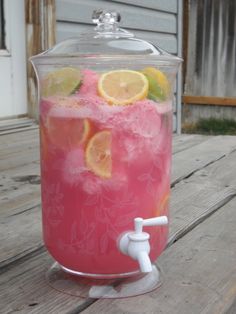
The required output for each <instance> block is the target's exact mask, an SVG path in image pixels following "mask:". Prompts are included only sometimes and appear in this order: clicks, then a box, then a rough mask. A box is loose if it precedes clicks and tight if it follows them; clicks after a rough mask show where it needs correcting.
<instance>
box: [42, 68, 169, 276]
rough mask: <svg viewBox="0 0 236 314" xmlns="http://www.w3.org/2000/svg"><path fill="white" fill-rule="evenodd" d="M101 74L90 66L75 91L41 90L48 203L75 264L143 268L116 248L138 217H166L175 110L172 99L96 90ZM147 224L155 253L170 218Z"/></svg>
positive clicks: (58, 240) (55, 241) (57, 242)
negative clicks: (117, 97) (126, 97)
mask: <svg viewBox="0 0 236 314" xmlns="http://www.w3.org/2000/svg"><path fill="white" fill-rule="evenodd" d="M98 77H99V76H98V74H97V73H96V72H94V71H91V70H84V71H83V81H82V85H81V86H80V88H79V89H78V91H77V92H76V93H74V94H73V95H70V96H49V97H42V98H41V102H40V135H41V137H40V138H41V175H42V207H43V234H44V241H45V245H46V247H47V249H48V251H49V252H50V254H51V255H52V256H53V258H54V259H55V260H56V261H57V262H58V263H59V264H60V265H62V266H63V267H65V268H66V269H69V270H71V271H75V272H78V273H80V274H81V273H82V274H84V275H101V277H102V276H103V277H104V278H105V277H106V275H114V276H116V275H117V276H119V275H121V274H123V275H125V274H129V273H133V272H137V271H139V265H138V262H137V261H135V260H133V259H131V258H130V257H129V256H126V255H124V254H122V253H121V252H120V250H119V248H118V242H119V239H120V237H121V236H122V234H124V232H127V231H129V230H133V229H134V218H135V217H142V218H152V217H156V216H162V215H166V216H167V217H168V203H169V193H170V165H171V135H172V123H171V122H172V111H171V103H170V101H160V102H156V101H153V100H151V99H148V98H147V97H145V98H144V99H141V100H137V101H134V102H133V103H132V104H129V105H121V106H118V105H114V106H112V105H111V104H109V103H108V102H107V101H106V100H105V99H104V98H103V97H101V96H99V94H98V92H97V83H98ZM102 150H103V151H102ZM101 151H102V152H101ZM96 152H98V153H100V157H101V156H103V155H104V156H105V155H106V156H108V157H107V158H109V162H107V163H106V162H104V164H103V163H102V162H101V160H100V159H99V160H98V158H97V157H96ZM96 158H97V162H98V164H96ZM100 162H101V164H99V163H100ZM144 231H147V232H148V233H149V234H150V245H151V253H150V258H151V261H155V260H156V259H157V257H158V256H159V255H160V254H161V252H162V251H163V250H164V248H165V246H166V242H167V236H168V226H156V227H145V228H144Z"/></svg>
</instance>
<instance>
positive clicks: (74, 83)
mask: <svg viewBox="0 0 236 314" xmlns="http://www.w3.org/2000/svg"><path fill="white" fill-rule="evenodd" d="M81 78H82V76H81V73H80V71H79V70H78V69H76V68H70V67H66V68H61V69H59V70H55V71H53V72H50V73H48V74H47V75H46V76H45V77H44V78H43V80H42V89H41V94H42V96H43V97H49V96H69V95H71V94H73V93H74V92H75V91H76V90H78V89H79V86H80V84H81Z"/></svg>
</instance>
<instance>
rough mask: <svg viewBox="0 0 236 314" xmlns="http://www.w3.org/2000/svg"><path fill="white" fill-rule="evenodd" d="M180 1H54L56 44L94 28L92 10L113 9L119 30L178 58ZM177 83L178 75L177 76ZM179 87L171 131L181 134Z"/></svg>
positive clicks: (180, 32)
mask: <svg viewBox="0 0 236 314" xmlns="http://www.w3.org/2000/svg"><path fill="white" fill-rule="evenodd" d="M181 4H182V0H168V1H167V0H110V1H108V0H56V18H57V41H58V42H60V41H62V40H64V39H66V38H69V37H74V36H77V35H78V34H80V33H84V32H85V31H88V30H89V29H91V28H93V27H94V25H93V24H92V22H91V16H92V12H93V10H95V9H100V8H104V9H113V10H116V11H118V12H120V14H121V17H122V19H121V23H120V24H121V27H123V28H126V29H127V30H129V31H130V32H132V33H134V34H135V35H136V36H137V37H139V38H142V39H144V40H147V41H150V42H152V43H153V44H154V45H158V46H160V47H161V48H163V49H164V50H166V51H168V52H169V53H172V54H175V55H179V56H181V49H180V47H181V38H182V21H181V17H182V6H181ZM178 76H179V78H178V79H179V84H178V83H177V86H179V85H180V83H181V75H180V74H179V75H178ZM180 93H181V88H178V90H177V105H176V106H175V114H174V121H173V124H174V131H178V132H179V131H180V121H181V116H180V115H181V103H180V102H181V101H180V95H179V94H180Z"/></svg>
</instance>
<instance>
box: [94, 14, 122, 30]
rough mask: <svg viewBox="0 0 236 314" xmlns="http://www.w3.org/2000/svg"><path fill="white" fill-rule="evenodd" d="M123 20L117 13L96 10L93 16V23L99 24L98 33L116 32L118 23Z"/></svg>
mask: <svg viewBox="0 0 236 314" xmlns="http://www.w3.org/2000/svg"><path fill="white" fill-rule="evenodd" d="M120 20H121V16H120V13H118V12H116V11H107V10H102V9H98V10H94V11H93V14H92V21H93V23H95V24H97V27H96V28H95V30H97V31H106V32H107V31H114V30H116V28H117V23H119V22H120Z"/></svg>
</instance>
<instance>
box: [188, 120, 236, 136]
mask: <svg viewBox="0 0 236 314" xmlns="http://www.w3.org/2000/svg"><path fill="white" fill-rule="evenodd" d="M183 132H184V133H200V134H207V135H236V121H235V120H233V119H216V118H209V119H200V120H199V121H198V122H197V123H196V124H188V125H187V124H186V125H184V126H183Z"/></svg>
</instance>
